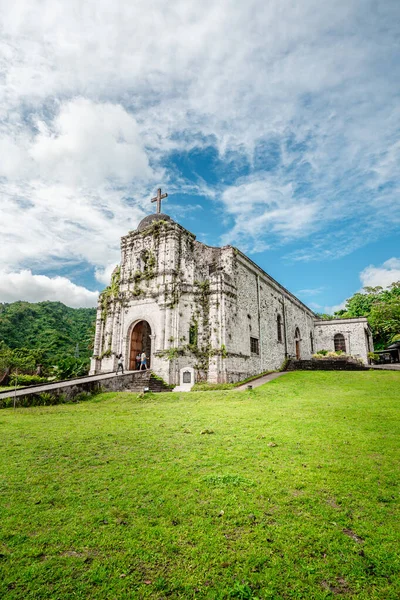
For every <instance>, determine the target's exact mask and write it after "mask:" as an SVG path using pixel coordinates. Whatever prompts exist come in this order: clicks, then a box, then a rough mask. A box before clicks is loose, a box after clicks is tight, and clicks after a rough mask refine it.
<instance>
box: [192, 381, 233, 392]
mask: <svg viewBox="0 0 400 600" xmlns="http://www.w3.org/2000/svg"><path fill="white" fill-rule="evenodd" d="M234 387H235V384H233V383H208V382H207V381H201V382H199V383H195V384H194V386H193V387H192V390H191V391H192V392H212V391H214V390H231V389H232V388H234Z"/></svg>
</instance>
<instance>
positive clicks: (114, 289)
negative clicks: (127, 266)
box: [100, 266, 121, 321]
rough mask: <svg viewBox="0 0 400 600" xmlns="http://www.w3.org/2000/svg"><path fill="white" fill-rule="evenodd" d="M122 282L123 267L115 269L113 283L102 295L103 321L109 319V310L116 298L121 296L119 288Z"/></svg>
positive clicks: (112, 277) (112, 276)
mask: <svg viewBox="0 0 400 600" xmlns="http://www.w3.org/2000/svg"><path fill="white" fill-rule="evenodd" d="M120 281H121V267H120V266H117V267H115V269H114V271H113V273H112V275H111V283H110V285H108V286H107V287H106V288H105V289H104V290H103V291H102V292H101V294H100V306H101V318H102V319H103V321H105V320H106V318H107V313H108V309H109V307H110V304H111V302H112V300H113V299H114V298H117V297H118V295H119V286H120Z"/></svg>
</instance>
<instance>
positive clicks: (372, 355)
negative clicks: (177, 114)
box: [368, 352, 379, 362]
mask: <svg viewBox="0 0 400 600" xmlns="http://www.w3.org/2000/svg"><path fill="white" fill-rule="evenodd" d="M368 358H369V359H370V360H373V361H374V362H378V361H379V354H375V352H368Z"/></svg>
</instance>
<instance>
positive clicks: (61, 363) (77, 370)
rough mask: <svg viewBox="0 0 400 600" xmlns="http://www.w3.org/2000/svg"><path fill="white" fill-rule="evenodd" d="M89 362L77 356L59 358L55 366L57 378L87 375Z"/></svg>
mask: <svg viewBox="0 0 400 600" xmlns="http://www.w3.org/2000/svg"><path fill="white" fill-rule="evenodd" d="M88 368H89V362H88V361H87V360H84V359H81V358H76V357H75V356H66V357H64V358H61V359H59V360H58V362H57V365H55V367H54V376H55V377H56V379H73V378H74V377H82V376H83V375H87V372H88Z"/></svg>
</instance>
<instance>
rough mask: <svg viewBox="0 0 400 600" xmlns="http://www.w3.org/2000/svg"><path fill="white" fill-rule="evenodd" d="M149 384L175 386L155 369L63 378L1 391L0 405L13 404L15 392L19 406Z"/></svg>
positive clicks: (162, 387)
mask: <svg viewBox="0 0 400 600" xmlns="http://www.w3.org/2000/svg"><path fill="white" fill-rule="evenodd" d="M144 388H149V391H151V392H169V391H171V387H170V386H168V385H166V384H165V382H164V381H162V380H161V379H159V378H157V377H155V376H154V374H153V373H152V372H151V371H142V372H138V371H136V372H134V373H126V374H124V375H117V376H116V375H114V374H111V373H110V375H109V377H107V376H104V375H101V376H96V375H94V376H92V377H81V378H80V379H74V380H72V381H70V382H69V381H59V382H56V383H49V384H44V385H35V386H31V387H27V388H20V389H17V390H16V393H15V394H14V392H13V391H12V390H10V391H9V392H2V393H0V408H8V407H9V406H13V403H14V396H15V404H16V406H36V405H38V404H59V403H60V404H61V403H63V402H73V401H74V400H75V399H77V400H79V396H80V395H84V394H93V393H99V392H122V391H126V392H136V393H137V392H143V389H144Z"/></svg>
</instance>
